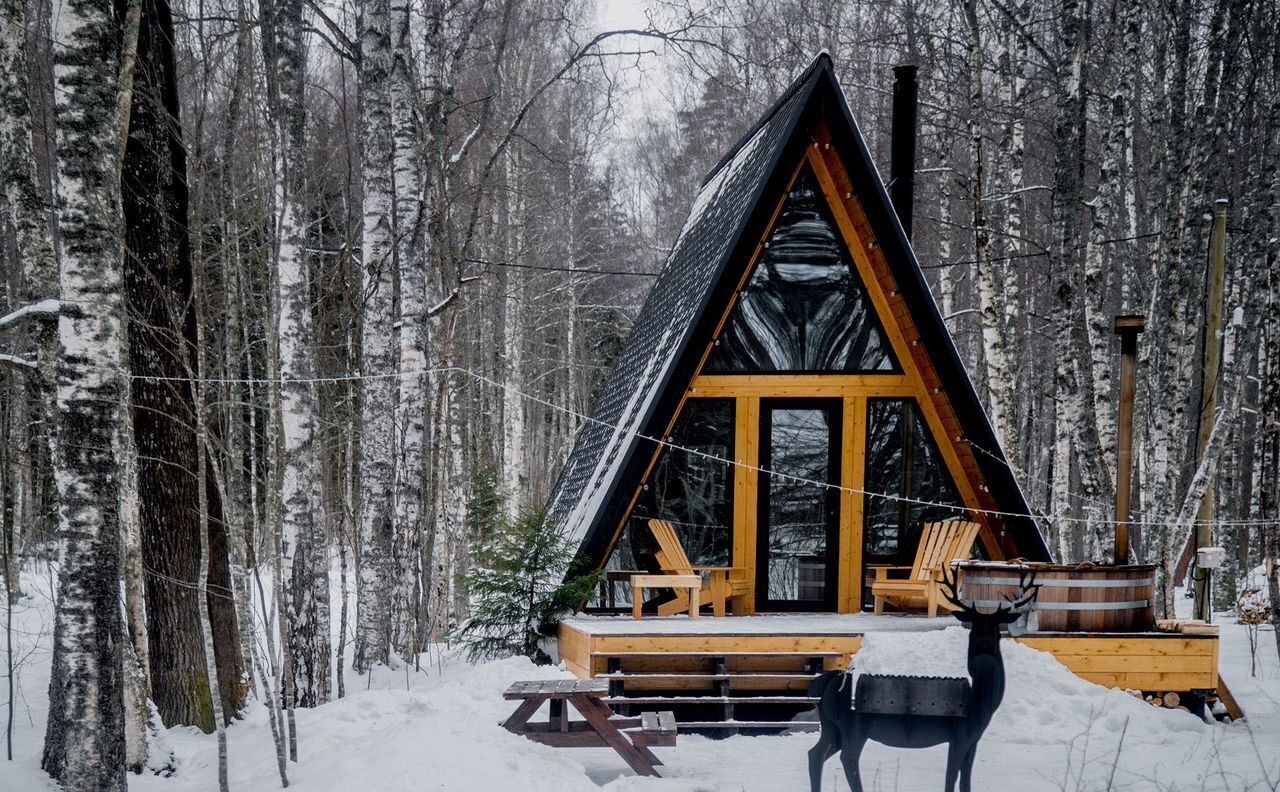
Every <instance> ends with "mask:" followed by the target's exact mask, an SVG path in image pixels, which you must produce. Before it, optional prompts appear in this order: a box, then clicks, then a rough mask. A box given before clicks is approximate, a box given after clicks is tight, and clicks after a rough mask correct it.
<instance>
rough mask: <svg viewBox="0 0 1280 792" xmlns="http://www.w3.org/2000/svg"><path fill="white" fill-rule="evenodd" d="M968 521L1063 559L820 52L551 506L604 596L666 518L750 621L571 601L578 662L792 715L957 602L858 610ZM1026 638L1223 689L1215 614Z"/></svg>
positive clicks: (765, 132)
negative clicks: (939, 529) (725, 583)
mask: <svg viewBox="0 0 1280 792" xmlns="http://www.w3.org/2000/svg"><path fill="white" fill-rule="evenodd" d="M833 485H834V486H833ZM950 517H964V518H967V519H968V520H971V521H974V522H977V523H979V525H980V530H979V533H978V537H977V541H976V542H975V547H974V548H973V550H972V552H973V554H974V555H976V556H979V557H985V558H987V559H991V560H1005V559H1014V558H1020V559H1025V560H1029V561H1048V560H1050V559H1049V552H1048V550H1047V548H1046V546H1045V543H1044V540H1043V538H1042V536H1041V534H1040V532H1039V529H1038V527H1037V525H1036V523H1035V521H1034V520H1033V519H1032V517H1031V516H1030V510H1029V509H1028V506H1027V503H1026V501H1025V499H1024V498H1023V496H1022V493H1021V491H1020V490H1019V488H1018V484H1017V481H1016V480H1015V478H1014V475H1013V471H1012V469H1011V468H1010V467H1009V465H1008V464H1007V463H1006V461H1005V458H1004V454H1003V453H1002V451H1001V448H1000V445H999V442H998V441H997V439H996V435H995V433H994V432H993V431H992V427H991V424H990V422H989V420H988V419H987V416H986V413H985V411H984V410H983V407H982V403H981V401H980V400H979V398H978V395H977V392H976V391H975V389H974V386H973V383H972V381H971V380H970V379H969V376H968V374H967V373H966V371H965V368H964V365H963V364H962V363H961V360H960V357H959V355H958V354H957V352H956V348H955V345H954V343H953V342H952V339H951V337H950V335H949V333H948V332H947V328H946V326H945V324H944V323H943V319H942V316H941V314H940V313H939V311H938V307H937V305H936V303H935V302H934V300H933V296H932V294H931V293H930V291H929V287H928V285H927V283H926V281H925V278H924V275H923V272H922V270H921V268H920V263H919V262H918V261H917V259H916V256H915V253H914V251H913V250H912V248H911V245H910V243H909V241H908V238H907V234H906V233H905V232H904V229H903V225H902V223H901V221H900V219H899V216H898V214H897V213H895V211H894V208H893V203H892V202H891V201H890V198H889V195H888V193H887V191H886V188H885V185H884V183H883V181H882V180H881V178H880V175H879V173H878V172H877V170H876V167H875V164H874V163H873V162H872V159H871V155H870V153H869V151H868V149H867V145H866V141H865V140H864V139H863V137H862V134H861V132H860V131H859V130H858V126H857V123H856V122H855V121H854V119H853V116H852V114H851V113H850V111H849V106H848V104H847V103H846V101H845V97H844V94H843V92H842V91H841V89H840V85H839V83H838V82H837V80H836V78H835V74H834V71H833V67H832V63H831V60H830V58H828V57H827V56H826V55H822V56H819V57H818V58H817V60H815V61H814V63H813V64H812V65H811V66H810V67H809V68H808V69H806V70H805V71H804V73H803V74H801V75H800V77H799V78H798V79H797V80H796V81H795V83H793V84H792V85H791V86H790V88H788V89H787V91H786V92H785V93H784V94H783V96H782V97H781V98H780V99H779V100H778V102H777V103H776V104H775V105H774V106H773V107H772V108H770V110H769V111H768V112H767V113H765V115H764V117H763V118H762V119H761V120H760V121H759V123H757V124H756V126H755V127H754V128H753V129H752V130H751V131H750V132H748V133H747V134H746V135H745V136H744V137H743V138H742V140H741V141H740V142H739V143H738V144H737V145H736V146H734V147H733V149H732V150H730V152H729V153H728V154H727V155H726V156H725V157H724V159H723V160H721V161H720V163H719V164H718V165H717V166H716V167H715V168H714V169H713V170H712V172H711V173H710V174H709V175H708V176H707V178H706V180H705V181H704V183H703V185H702V188H701V190H700V191H699V193H698V196H697V199H696V201H695V202H694V205H693V209H692V210H691V212H690V215H689V218H688V220H687V221H686V223H685V227H684V230H683V231H682V232H681V234H680V237H679V239H677V241H676V243H675V246H674V248H673V250H672V253H671V255H670V257H669V258H668V260H667V262H666V266H665V267H664V268H663V270H662V272H661V273H660V275H659V276H658V279H657V281H656V283H655V285H654V287H653V291H652V292H651V293H650V295H649V297H648V300H647V301H646V303H645V305H644V307H643V309H642V310H641V312H640V315H639V316H638V318H637V320H636V323H635V325H634V327H633V328H632V330H631V334H630V335H629V336H628V338H627V340H626V342H625V343H624V344H623V347H622V350H621V352H620V354H619V357H618V361H617V363H616V364H615V366H614V368H613V370H612V371H611V372H610V374H609V377H608V378H607V380H606V382H605V384H604V387H603V390H602V392H601V394H600V396H599V398H598V400H597V403H596V405H595V408H594V410H593V413H592V415H591V418H590V420H589V421H588V422H587V423H586V425H585V426H584V428H583V430H582V433H581V435H580V436H579V438H578V442H577V444H576V445H575V447H574V450H573V453H572V454H571V456H570V458H569V460H568V462H567V463H566V466H565V468H564V471H563V473H562V474H561V478H560V481H559V483H558V485H557V486H556V489H555V491H554V493H553V496H552V499H551V503H550V505H549V519H550V521H551V522H552V524H553V525H554V527H555V528H557V529H558V530H560V531H561V532H563V533H564V534H565V535H566V536H568V537H569V538H570V539H571V540H573V541H575V542H577V543H578V544H579V551H578V554H579V557H580V559H582V560H585V561H587V562H588V563H589V564H591V565H594V566H595V567H596V568H600V567H602V566H603V567H604V568H605V569H606V570H609V571H612V572H613V574H612V575H607V576H606V577H605V583H604V584H603V585H602V587H601V594H600V596H599V597H598V599H597V601H595V602H593V603H590V604H589V607H588V608H587V610H593V609H599V610H610V609H622V608H625V607H626V606H627V605H628V604H630V603H629V596H630V591H631V590H630V588H629V587H628V586H627V585H626V580H627V578H628V576H629V574H630V573H631V572H632V571H637V570H648V571H651V572H656V571H658V569H657V568H656V567H657V564H656V563H655V562H656V558H655V554H654V553H653V552H652V551H653V550H655V549H656V548H654V547H652V546H651V545H650V537H651V536H652V531H651V530H649V526H648V522H649V520H650V519H651V518H659V519H662V520H665V521H667V522H669V523H671V524H672V526H673V528H674V532H675V534H676V536H677V537H678V539H679V542H680V544H681V545H682V546H683V549H684V551H685V552H686V554H687V555H688V556H689V559H690V561H691V563H692V564H693V565H697V566H703V565H705V566H731V567H734V568H735V571H736V572H738V573H740V574H745V577H746V581H745V584H744V585H743V586H742V587H741V589H742V590H741V591H739V590H738V589H737V587H735V594H736V597H735V599H734V601H733V612H734V617H733V618H699V619H696V620H695V619H690V618H685V617H683V616H679V617H676V618H643V619H639V620H636V619H632V618H630V617H623V616H609V615H603V614H584V615H577V616H573V617H570V618H566V619H564V620H563V621H562V622H561V623H560V625H559V631H558V646H559V654H560V659H561V660H562V661H563V663H564V665H565V667H566V668H567V669H568V670H570V671H571V672H573V673H574V674H575V675H577V676H579V677H605V678H607V679H608V680H609V685H610V696H609V698H608V699H606V703H608V704H610V706H614V707H621V708H622V710H621V711H623V712H635V711H636V710H637V709H639V710H643V709H653V708H658V709H675V710H676V715H677V717H678V718H679V719H680V720H681V721H682V728H688V727H692V728H700V727H725V728H729V729H731V730H738V729H745V728H761V729H769V728H782V727H786V728H795V724H793V723H790V721H789V718H790V716H791V715H794V714H795V713H796V712H799V711H802V710H804V709H808V708H809V707H810V706H811V704H812V702H811V701H810V700H808V699H807V698H805V695H806V694H805V689H806V685H807V682H808V680H809V679H811V678H812V677H813V675H814V674H815V673H817V672H818V671H821V670H822V669H824V668H826V669H831V668H844V667H847V666H848V663H849V662H850V658H851V657H852V656H853V655H854V654H855V653H856V652H857V651H858V650H859V648H860V647H861V643H862V639H863V636H864V635H866V634H867V633H870V632H875V631H878V630H899V629H908V630H928V629H937V628H940V627H943V626H945V625H946V624H947V623H949V622H950V620H946V619H928V618H923V617H921V618H914V617H912V618H906V619H902V618H894V617H890V616H875V615H872V614H868V613H860V612H859V611H862V610H864V609H865V608H866V607H867V605H868V604H869V603H868V600H869V597H868V581H869V580H870V579H871V578H872V577H873V573H874V570H875V568H876V567H877V566H887V565H894V566H897V565H909V564H910V563H911V561H912V557H913V556H914V555H915V553H916V550H917V547H918V545H919V539H920V535H921V529H922V525H923V524H924V523H926V522H927V521H935V520H939V519H947V518H950ZM664 535H665V532H664ZM668 538H669V537H668ZM613 581H616V582H613ZM691 582H692V581H691ZM662 593H663V594H667V593H666V592H662ZM667 596H670V595H669V594H667ZM1129 604H1131V603H1129ZM602 606H603V607H602ZM1101 607H1108V606H1107V605H1103V606H1101ZM779 614H787V615H779ZM1017 640H1019V641H1020V642H1022V643H1024V644H1027V645H1030V646H1033V647H1035V648H1037V649H1041V650H1043V651H1048V652H1052V653H1053V654H1054V655H1055V657H1057V659H1058V660H1059V661H1061V662H1062V663H1063V664H1064V665H1066V666H1067V667H1068V668H1070V669H1071V670H1072V671H1074V672H1075V673H1077V674H1079V675H1080V676H1082V677H1084V678H1086V679H1089V680H1091V681H1094V682H1097V683H1099V684H1103V685H1109V686H1116V687H1120V688H1123V689H1130V690H1143V691H1154V692H1156V693H1160V692H1161V691H1169V690H1174V691H1179V690H1180V691H1193V690H1200V691H1205V690H1213V689H1215V688H1217V687H1218V675H1217V665H1218V664H1217V656H1218V638H1217V635H1213V634H1199V635H1184V634H1179V633H1169V632H1139V633H1109V634H1096V633H1086V632H1033V633H1029V634H1027V635H1025V636H1023V637H1021V638H1019V639H1017ZM672 696H678V697H679V698H678V699H673V698H672Z"/></svg>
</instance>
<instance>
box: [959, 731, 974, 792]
mask: <svg viewBox="0 0 1280 792" xmlns="http://www.w3.org/2000/svg"><path fill="white" fill-rule="evenodd" d="M976 758H978V743H976V742H975V743H974V744H973V745H970V746H969V750H968V751H967V752H966V753H965V755H964V762H963V763H961V765H960V792H969V790H970V787H971V785H972V783H973V760H974V759H976Z"/></svg>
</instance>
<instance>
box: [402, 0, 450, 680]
mask: <svg viewBox="0 0 1280 792" xmlns="http://www.w3.org/2000/svg"><path fill="white" fill-rule="evenodd" d="M390 6H391V8H390V14H391V75H390V81H389V89H390V90H389V93H390V97H389V98H390V101H391V129H392V162H391V175H392V207H393V217H394V224H393V228H394V229H395V240H394V241H395V244H394V261H395V271H396V273H397V276H398V280H399V287H400V288H399V298H400V300H399V310H398V313H397V319H398V324H399V326H400V333H399V348H398V350H397V353H398V365H397V368H396V371H397V374H398V375H399V376H398V380H397V387H398V389H399V394H398V396H397V398H396V399H395V400H394V402H393V403H394V404H395V408H396V418H395V423H396V428H397V430H398V432H399V438H398V440H399V442H398V445H397V448H396V451H397V452H398V457H399V458H398V459H397V461H396V471H395V472H396V480H395V492H396V497H395V505H396V508H395V512H394V522H393V525H394V528H393V534H392V548H391V557H392V561H393V572H392V578H391V646H392V647H393V648H394V649H395V650H396V651H397V652H398V653H399V654H400V655H401V656H402V657H406V658H408V657H409V656H410V655H412V654H415V653H416V652H415V649H416V644H417V641H416V638H415V636H416V634H417V629H416V627H417V620H418V608H419V605H420V601H421V592H422V587H423V578H422V575H423V570H422V569H421V568H420V565H419V563H418V559H419V557H420V555H421V553H420V549H419V548H420V547H421V542H422V527H423V526H422V519H423V512H424V504H423V496H424V490H425V487H426V473H427V471H426V467H425V458H426V444H425V434H426V429H427V423H426V422H427V411H426V405H427V403H428V400H429V398H430V395H429V394H428V393H427V390H426V382H427V377H426V368H427V354H426V352H427V350H428V349H429V348H430V347H429V344H430V338H429V328H428V325H429V319H428V316H427V312H428V311H429V310H430V309H431V307H432V306H429V305H427V303H426V301H427V291H426V290H427V267H428V262H429V261H430V260H431V257H430V251H428V250H427V249H426V247H427V244H426V238H425V234H424V228H425V225H424V224H425V217H424V213H423V188H424V185H423V170H422V157H421V151H420V149H419V146H420V145H421V139H422V133H421V129H420V128H419V126H418V123H417V119H416V118H415V112H414V111H415V105H416V102H415V81H414V74H413V63H414V59H413V52H412V49H411V47H410V43H409V42H410V35H411V21H412V17H411V13H410V12H411V3H410V1H409V0H390ZM432 8H433V9H434V14H433V16H434V17H435V18H434V19H428V20H427V24H428V26H429V32H428V34H427V36H426V37H425V39H426V41H427V42H428V46H430V45H431V44H432V43H433V41H435V39H437V38H438V36H439V26H440V24H441V23H442V21H443V20H441V19H440V18H439V16H438V15H439V14H440V13H443V7H442V6H435V5H433V6H432ZM433 31H434V35H433ZM427 58H428V60H427V62H428V63H430V62H431V56H430V53H428V54H427Z"/></svg>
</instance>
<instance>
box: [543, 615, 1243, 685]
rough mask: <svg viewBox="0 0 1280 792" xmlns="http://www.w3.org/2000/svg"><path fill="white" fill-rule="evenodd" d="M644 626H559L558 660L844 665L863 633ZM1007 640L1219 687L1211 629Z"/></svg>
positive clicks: (1103, 677)
mask: <svg viewBox="0 0 1280 792" xmlns="http://www.w3.org/2000/svg"><path fill="white" fill-rule="evenodd" d="M643 624H644V623H643V621H641V622H638V623H637V629H636V633H634V634H627V635H587V634H585V633H583V632H580V631H579V630H576V629H574V628H572V627H570V626H568V625H565V624H561V625H560V658H561V659H562V660H564V661H565V667H566V668H567V669H568V670H569V671H570V672H571V673H573V674H574V676H577V677H580V678H586V677H588V676H595V675H596V674H601V673H604V672H605V671H606V669H605V667H604V660H603V658H602V657H601V656H602V655H604V654H606V653H609V652H646V653H653V654H655V655H659V657H656V658H654V659H653V660H651V661H650V667H651V668H653V669H654V670H670V671H675V670H679V669H680V668H681V664H680V659H678V658H675V657H671V658H662V657H660V655H661V654H663V653H672V654H673V655H674V654H678V653H682V652H738V653H743V652H759V653H761V654H768V653H771V652H774V653H776V652H841V653H842V654H843V655H844V657H842V658H830V659H828V661H827V663H826V667H827V669H828V670H831V669H843V668H847V667H848V664H849V658H850V657H851V656H852V655H853V654H855V653H857V651H858V649H860V648H861V647H862V636H860V635H782V634H777V635H744V634H738V635H732V634H725V633H721V634H718V635H717V634H701V635H645V634H643ZM1006 640H1017V641H1018V642H1019V643H1021V644H1023V645H1025V646H1030V647H1031V648H1033V649H1038V650H1040V651H1044V652H1049V653H1051V654H1052V655H1053V656H1054V657H1056V658H1057V659H1058V662H1060V663H1062V664H1063V665H1064V666H1066V667H1067V668H1068V669H1070V670H1071V671H1072V673H1074V674H1076V675H1077V676H1079V677H1081V678H1083V679H1087V680H1089V681H1090V682H1094V683H1096V684H1099V685H1104V686H1106V687H1118V688H1123V689H1126V690H1144V691H1169V690H1177V691H1185V690H1214V689H1216V688H1217V687H1218V652H1219V639H1218V636H1215V635H1197V636H1187V635H1178V634H1175V633H1169V634H1166V633H1138V634H1133V633H1118V634H1115V635H1106V634H1100V633H1098V634H1088V633H1080V634H1074V633H1042V634H1039V635H1029V636H1024V637H1021V638H1017V639H1006ZM593 656H594V657H595V659H594V661H593Z"/></svg>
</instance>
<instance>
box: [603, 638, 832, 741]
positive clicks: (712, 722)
mask: <svg viewBox="0 0 1280 792" xmlns="http://www.w3.org/2000/svg"><path fill="white" fill-rule="evenodd" d="M840 657H842V655H841V653H840V652H804V651H790V652H630V651H616V652H608V653H596V654H593V655H592V661H593V662H592V667H594V668H601V667H603V668H606V669H608V670H607V671H606V672H605V673H602V674H598V675H597V678H598V679H607V680H608V681H609V695H608V697H607V698H605V699H604V701H605V703H607V704H608V705H609V706H610V707H612V708H613V710H614V711H615V712H617V713H619V714H621V715H624V716H634V715H636V714H638V713H643V712H655V711H666V710H669V711H672V712H674V713H675V716H676V721H677V723H678V725H679V728H680V730H681V731H693V730H698V731H703V730H708V731H710V730H714V731H715V732H717V733H725V734H736V733H738V732H740V731H766V730H774V731H778V730H783V729H792V730H797V731H812V730H815V729H817V727H818V724H817V722H816V721H814V722H807V721H793V718H795V716H796V715H799V714H800V713H802V712H806V711H809V710H812V708H813V707H814V705H815V704H816V703H817V699H815V698H812V697H810V696H809V692H808V688H809V683H810V682H811V681H812V680H813V679H814V677H816V676H817V675H818V674H819V673H821V672H822V671H823V670H824V669H825V668H826V667H827V666H828V665H829V662H830V661H834V660H835V659H837V658H840Z"/></svg>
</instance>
